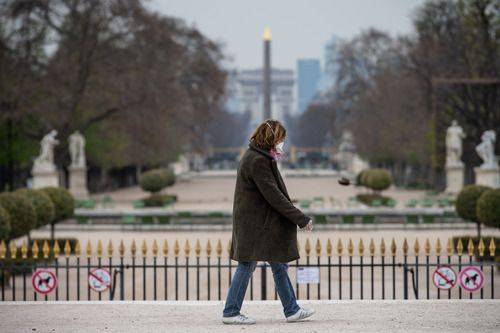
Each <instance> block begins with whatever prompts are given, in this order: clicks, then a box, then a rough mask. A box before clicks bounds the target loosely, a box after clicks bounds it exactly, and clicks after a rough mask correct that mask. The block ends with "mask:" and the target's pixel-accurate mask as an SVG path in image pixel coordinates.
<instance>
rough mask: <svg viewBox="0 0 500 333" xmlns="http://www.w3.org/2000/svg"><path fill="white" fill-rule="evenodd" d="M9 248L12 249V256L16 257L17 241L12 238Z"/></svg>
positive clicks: (12, 257)
mask: <svg viewBox="0 0 500 333" xmlns="http://www.w3.org/2000/svg"><path fill="white" fill-rule="evenodd" d="M9 249H10V258H11V259H16V254H17V247H16V243H14V241H13V240H11V241H10V243H9Z"/></svg>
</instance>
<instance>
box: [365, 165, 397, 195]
mask: <svg viewBox="0 0 500 333" xmlns="http://www.w3.org/2000/svg"><path fill="white" fill-rule="evenodd" d="M360 180H361V184H362V185H363V186H365V187H368V188H369V189H371V190H373V191H377V192H378V191H383V190H386V189H388V188H389V187H390V186H391V184H392V177H391V175H390V174H389V172H388V171H387V170H384V169H368V170H365V171H363V172H362V173H361V175H360Z"/></svg>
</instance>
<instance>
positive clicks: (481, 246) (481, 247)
mask: <svg viewBox="0 0 500 333" xmlns="http://www.w3.org/2000/svg"><path fill="white" fill-rule="evenodd" d="M484 248H485V246H484V242H483V238H481V239H480V240H479V244H478V245H477V251H478V253H479V256H480V257H482V256H484Z"/></svg>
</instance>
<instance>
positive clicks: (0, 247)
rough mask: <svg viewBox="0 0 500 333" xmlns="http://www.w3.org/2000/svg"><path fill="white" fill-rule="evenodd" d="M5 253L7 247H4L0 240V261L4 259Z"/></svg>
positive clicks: (3, 242)
mask: <svg viewBox="0 0 500 333" xmlns="http://www.w3.org/2000/svg"><path fill="white" fill-rule="evenodd" d="M6 253H7V247H6V246H5V241H4V240H3V239H2V241H1V242H0V259H5V254H6Z"/></svg>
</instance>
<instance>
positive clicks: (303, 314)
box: [286, 308, 316, 323]
mask: <svg viewBox="0 0 500 333" xmlns="http://www.w3.org/2000/svg"><path fill="white" fill-rule="evenodd" d="M315 312H316V311H314V310H313V309H303V308H300V309H299V311H297V312H296V313H295V314H293V315H291V316H289V317H286V321H287V322H288V323H293V322H296V321H301V320H303V319H306V318H308V317H311V316H312V315H313V314H314V313H315Z"/></svg>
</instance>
